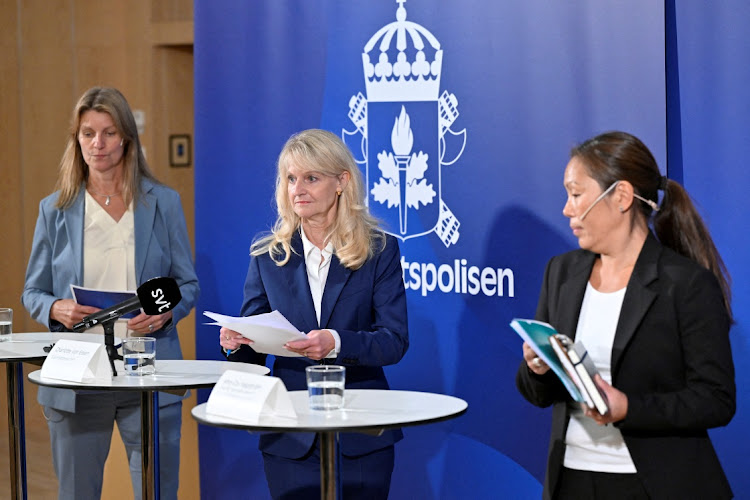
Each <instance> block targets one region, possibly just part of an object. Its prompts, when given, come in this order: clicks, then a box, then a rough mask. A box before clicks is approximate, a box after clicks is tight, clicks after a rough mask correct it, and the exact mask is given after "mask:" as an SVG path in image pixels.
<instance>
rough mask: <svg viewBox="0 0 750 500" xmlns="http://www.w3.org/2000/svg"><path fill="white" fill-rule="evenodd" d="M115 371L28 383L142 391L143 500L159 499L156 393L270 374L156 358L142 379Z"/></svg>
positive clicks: (118, 364)
mask: <svg viewBox="0 0 750 500" xmlns="http://www.w3.org/2000/svg"><path fill="white" fill-rule="evenodd" d="M102 337H103V335H102ZM157 355H158V353H157ZM115 368H116V369H117V373H118V374H119V375H118V376H116V377H112V379H111V380H97V381H95V382H91V383H79V382H70V381H66V380H57V379H51V378H45V377H42V376H41V370H37V371H34V372H31V373H30V374H29V380H30V381H31V382H33V383H35V384H38V385H43V386H47V387H59V388H66V389H76V390H86V389H90V390H96V391H107V390H110V391H139V392H141V467H142V468H141V479H142V482H141V488H142V492H143V499H144V500H150V499H154V498H158V497H159V490H158V488H159V467H158V464H156V463H155V462H154V457H155V455H156V449H157V448H158V446H159V438H158V434H157V433H155V432H154V423H155V422H156V423H157V425H158V411H159V405H158V399H157V398H158V391H172V392H174V391H179V392H181V393H184V392H185V391H187V390H188V389H199V388H205V387H212V386H213V385H215V384H216V382H217V381H218V380H219V378H220V377H221V375H222V374H223V373H224V372H225V371H227V370H236V371H244V372H249V373H255V374H258V375H266V374H267V373H268V372H269V369H268V368H267V367H265V366H259V365H253V364H249V363H233V362H231V361H207V360H188V359H184V360H183V359H175V360H163V359H157V360H156V373H155V374H154V375H146V376H143V377H136V376H132V375H125V371H124V370H123V364H122V361H121V360H117V361H115Z"/></svg>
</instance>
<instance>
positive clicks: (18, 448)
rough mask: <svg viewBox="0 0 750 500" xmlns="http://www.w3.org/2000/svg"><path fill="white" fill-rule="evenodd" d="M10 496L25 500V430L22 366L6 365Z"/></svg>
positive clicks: (17, 363) (12, 362) (15, 363)
mask: <svg viewBox="0 0 750 500" xmlns="http://www.w3.org/2000/svg"><path fill="white" fill-rule="evenodd" d="M6 373H7V388H8V451H9V452H10V496H11V498H13V499H23V500H26V436H25V434H26V430H25V419H24V408H23V364H22V363H19V362H14V361H10V362H7V363H6Z"/></svg>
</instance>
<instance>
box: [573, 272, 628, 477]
mask: <svg viewBox="0 0 750 500" xmlns="http://www.w3.org/2000/svg"><path fill="white" fill-rule="evenodd" d="M625 290H626V289H625V288H623V289H622V290H618V291H616V292H612V293H602V292H599V291H598V290H596V289H595V288H594V287H593V286H591V283H589V284H587V285H586V293H585V295H584V297H583V304H582V305H581V314H580V316H579V317H578V328H577V330H576V341H581V342H582V343H583V345H584V346H585V347H586V350H587V351H588V353H589V356H591V358H592V360H593V361H594V364H595V365H596V368H597V370H599V375H601V377H602V378H603V379H604V380H606V381H607V383H609V384H611V383H612V344H613V342H614V339H615V330H616V329H617V322H618V321H619V319H620V310H621V309H622V301H623V299H624V298H625ZM565 444H566V447H565V459H564V461H563V465H565V467H567V468H569V469H578V470H588V471H596V472H611V473H620V474H624V473H634V472H636V470H635V464H633V459H632V458H631V457H630V452H629V451H628V447H627V446H626V445H625V440H624V439H623V438H622V433H621V432H620V430H619V429H618V428H617V427H614V426H612V425H606V426H601V425H598V424H597V423H596V422H594V420H592V419H590V418H588V417H586V416H584V415H583V411H582V410H581V408H580V406H579V405H578V403H575V406H571V409H570V422H569V424H568V430H567V433H566V434H565Z"/></svg>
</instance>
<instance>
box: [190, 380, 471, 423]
mask: <svg viewBox="0 0 750 500" xmlns="http://www.w3.org/2000/svg"><path fill="white" fill-rule="evenodd" d="M289 397H290V398H291V400H292V404H293V405H294V410H295V412H296V413H297V419H296V420H293V419H289V418H284V417H277V416H268V415H261V416H260V418H259V420H258V421H257V422H249V421H241V420H234V419H231V418H227V417H220V416H218V415H210V414H207V413H206V403H202V404H200V405H198V406H196V407H194V408H193V410H192V414H193V417H194V418H195V419H196V420H197V421H198V422H200V423H202V424H207V425H213V426H217V427H229V428H234V429H245V430H254V431H273V432H319V431H324V432H325V431H329V432H331V431H337V432H338V431H341V432H355V431H359V432H361V431H368V430H382V429H387V428H393V427H407V426H410V425H420V424H427V423H431V422H440V421H442V420H447V419H450V418H454V417H457V416H459V415H462V414H463V413H464V412H465V411H466V409H467V408H468V406H469V405H468V404H467V403H466V401H464V400H463V399H459V398H456V397H453V396H446V395H443V394H433V393H429V392H414V391H388V390H368V389H347V390H346V392H345V394H344V397H345V402H344V408H343V409H341V410H334V411H321V410H311V409H310V408H309V405H308V395H307V391H291V392H289Z"/></svg>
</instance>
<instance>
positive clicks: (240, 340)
mask: <svg viewBox="0 0 750 500" xmlns="http://www.w3.org/2000/svg"><path fill="white" fill-rule="evenodd" d="M219 344H221V347H223V348H224V349H226V350H227V351H228V352H231V351H235V350H237V349H239V348H240V347H241V346H243V345H252V344H253V341H252V340H250V339H248V338H246V337H243V336H242V335H240V334H239V333H237V332H235V331H234V330H230V329H229V328H225V327H222V328H221V330H219Z"/></svg>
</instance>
